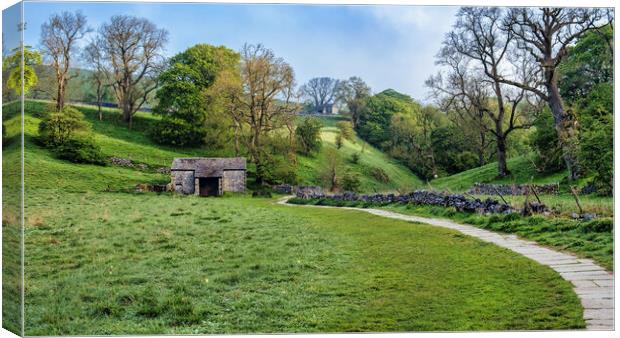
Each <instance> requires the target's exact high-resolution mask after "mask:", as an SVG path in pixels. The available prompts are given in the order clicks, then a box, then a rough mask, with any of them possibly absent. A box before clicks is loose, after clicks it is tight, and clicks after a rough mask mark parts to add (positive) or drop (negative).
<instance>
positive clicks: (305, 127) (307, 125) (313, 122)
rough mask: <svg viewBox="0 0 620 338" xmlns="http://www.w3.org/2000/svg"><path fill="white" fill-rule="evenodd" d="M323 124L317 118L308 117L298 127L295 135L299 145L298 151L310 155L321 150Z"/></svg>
mask: <svg viewBox="0 0 620 338" xmlns="http://www.w3.org/2000/svg"><path fill="white" fill-rule="evenodd" d="M322 127H323V124H322V123H321V121H320V120H319V119H317V118H315V117H307V118H305V119H303V120H302V121H301V123H299V125H297V128H296V129H295V134H296V135H297V141H298V143H299V149H298V151H299V152H300V153H302V154H304V155H309V154H310V153H311V152H313V151H318V150H319V149H321V128H322Z"/></svg>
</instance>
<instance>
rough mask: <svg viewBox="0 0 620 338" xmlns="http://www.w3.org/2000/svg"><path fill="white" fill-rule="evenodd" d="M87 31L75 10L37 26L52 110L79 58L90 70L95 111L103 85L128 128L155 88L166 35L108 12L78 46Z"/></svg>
mask: <svg viewBox="0 0 620 338" xmlns="http://www.w3.org/2000/svg"><path fill="white" fill-rule="evenodd" d="M91 32H93V30H92V28H90V27H89V26H88V22H87V20H86V17H85V16H84V15H83V14H82V13H81V12H75V13H71V12H62V13H60V14H53V15H51V16H50V18H49V19H48V20H47V21H46V22H45V23H43V25H42V26H41V41H40V42H41V47H42V52H43V56H44V60H46V61H47V64H48V65H49V66H51V67H52V68H53V70H54V74H55V77H56V81H55V82H56V94H55V96H54V99H55V101H56V110H57V111H62V110H63V108H64V106H65V101H66V99H65V97H66V88H67V85H68V82H69V81H71V80H72V79H74V78H75V76H76V75H75V73H72V72H71V70H72V69H73V68H72V67H75V64H76V63H77V61H78V59H79V58H82V60H83V61H84V62H86V63H87V64H88V65H90V67H91V68H92V79H93V81H94V83H95V88H96V96H97V102H98V103H99V106H100V111H101V102H102V98H103V95H104V88H105V87H109V88H111V89H112V90H113V92H114V95H115V98H116V101H117V103H118V106H119V108H120V109H121V110H122V113H123V120H124V121H126V122H127V123H129V125H130V126H131V122H132V117H133V115H134V114H135V113H136V111H138V110H139V109H140V107H141V106H142V105H143V104H144V103H145V101H146V100H147V98H148V97H149V94H150V93H151V92H152V91H154V90H155V88H157V75H158V70H159V69H160V68H161V67H162V66H163V61H164V57H163V54H162V52H163V49H164V46H165V44H166V42H167V36H168V33H167V31H166V30H164V29H160V28H157V27H156V26H155V24H153V23H152V22H150V21H148V20H146V19H142V18H136V17H132V16H124V15H119V16H113V17H112V18H111V19H110V21H109V22H106V23H103V24H102V25H101V26H100V27H99V29H98V30H97V31H96V32H95V34H94V36H92V37H91V39H90V41H89V43H88V44H87V46H86V47H85V48H84V49H83V50H80V48H79V47H78V44H79V42H80V40H82V39H84V38H85V37H86V36H87V35H89V33H91ZM91 35H92V34H91ZM100 116H101V113H100Z"/></svg>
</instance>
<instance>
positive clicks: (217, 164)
mask: <svg viewBox="0 0 620 338" xmlns="http://www.w3.org/2000/svg"><path fill="white" fill-rule="evenodd" d="M170 169H171V170H179V171H185V170H193V171H194V177H222V174H223V172H224V170H246V164H245V157H189V158H175V159H174V161H172V167H171V168H170Z"/></svg>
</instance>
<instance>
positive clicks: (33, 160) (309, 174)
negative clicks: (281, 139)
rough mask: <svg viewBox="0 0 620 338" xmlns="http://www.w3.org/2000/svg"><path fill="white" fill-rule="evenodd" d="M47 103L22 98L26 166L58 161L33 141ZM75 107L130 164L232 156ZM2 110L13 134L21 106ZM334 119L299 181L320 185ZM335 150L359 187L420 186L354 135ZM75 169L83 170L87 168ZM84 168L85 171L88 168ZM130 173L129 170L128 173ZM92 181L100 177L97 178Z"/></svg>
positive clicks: (106, 149) (100, 140) (101, 171)
mask: <svg viewBox="0 0 620 338" xmlns="http://www.w3.org/2000/svg"><path fill="white" fill-rule="evenodd" d="M49 105H50V103H49V102H47V101H27V102H26V105H25V113H26V118H25V127H26V142H27V148H28V151H29V152H30V153H31V155H32V156H29V157H28V156H27V164H26V165H33V166H37V165H38V164H37V163H38V162H39V161H44V162H47V163H49V164H50V165H54V164H59V163H62V161H59V160H56V159H54V158H53V157H52V156H50V154H49V152H48V151H47V150H45V149H43V148H41V147H39V146H38V145H37V144H36V142H35V140H34V137H35V136H36V135H37V134H38V131H37V130H38V124H39V122H40V117H41V116H42V114H43V113H44V112H45V111H46V110H48V109H50V108H49ZM77 107H78V109H80V110H81V111H82V112H83V113H84V114H85V116H86V118H87V119H88V121H89V122H90V123H91V124H92V126H93V132H94V135H95V140H96V142H97V144H99V145H100V146H101V149H102V152H103V153H104V155H105V156H107V157H110V156H115V157H122V158H127V159H131V160H132V161H134V162H138V163H144V164H147V165H149V166H151V167H168V166H169V165H170V163H171V162H172V159H173V158H175V157H184V156H185V157H187V156H231V155H232V153H231V150H230V149H211V148H209V147H208V146H205V147H201V148H175V147H168V146H162V145H158V144H154V143H153V142H152V141H151V140H150V139H149V138H148V137H147V136H146V133H145V132H146V130H148V128H149V125H150V124H151V123H153V122H154V121H155V120H156V119H157V117H155V116H153V115H151V114H148V113H142V112H139V113H138V114H136V116H135V118H134V126H133V130H130V129H128V128H127V126H126V124H125V123H123V122H121V121H120V119H119V116H120V113H119V112H118V110H116V109H110V108H104V119H103V121H99V120H98V119H97V110H96V107H94V106H86V105H78V106H77ZM3 108H4V109H3V111H4V119H5V124H7V127H9V129H11V130H13V132H16V131H17V130H18V127H19V119H18V118H17V117H18V113H19V109H20V107H19V103H18V102H14V103H11V104H8V105H5V106H4V107H3ZM337 120H338V118H337V117H326V118H323V119H322V121H323V122H324V124H325V126H326V127H325V128H324V129H323V131H322V137H323V141H324V142H323V149H322V150H321V152H319V153H318V154H316V155H314V156H311V157H304V156H299V157H298V161H299V169H298V177H299V180H300V184H312V185H319V184H321V178H320V176H321V170H322V166H323V164H322V161H323V159H324V155H325V149H326V148H327V147H335V145H334V143H335V142H334V140H335V135H336V133H337V129H336V127H335V123H336V121H337ZM7 136H9V137H11V131H9V134H8V135H7ZM362 147H363V148H364V152H363V153H362V154H361V157H360V161H359V163H358V164H353V163H351V162H350V157H351V155H352V154H353V153H354V152H361V151H362ZM339 153H340V154H341V155H342V158H343V161H342V164H343V168H342V171H343V172H344V171H346V170H351V171H353V172H356V173H358V174H359V175H360V177H361V178H362V185H361V189H362V190H363V191H367V192H374V191H389V190H396V189H399V188H401V189H402V188H404V189H412V188H413V187H416V186H419V185H420V184H421V182H420V180H419V179H418V178H417V177H416V176H415V175H414V174H413V173H412V172H411V171H410V170H408V169H407V168H406V167H404V166H402V165H400V164H399V163H397V162H396V161H394V160H393V159H391V158H389V157H388V156H387V155H385V154H383V153H381V152H380V151H378V150H377V149H375V148H373V147H372V146H370V145H368V144H365V142H363V141H362V140H360V139H359V138H356V140H355V143H353V142H349V141H345V144H344V146H343V147H342V148H341V149H340V150H339ZM79 168H88V166H86V167H79ZM79 168H78V169H75V172H80V170H82V169H79ZM96 168H97V169H96V170H95V172H93V174H94V175H96V176H101V177H106V176H108V175H109V174H110V173H112V175H114V173H122V175H128V176H129V177H132V176H135V178H136V181H137V182H138V183H139V181H138V180H142V181H147V182H153V181H159V182H166V181H167V180H168V178H167V176H165V175H159V174H155V173H154V172H152V171H151V172H140V171H136V170H130V169H119V168H113V167H106V168H100V167H96ZM373 168H382V169H383V170H384V171H385V172H386V173H387V174H388V175H389V177H390V180H389V182H381V181H378V180H377V179H375V178H373V177H372V176H371V175H370V174H369V172H370V171H371V170H372V169H373ZM54 170H61V171H62V169H60V168H54ZM85 170H86V171H88V170H90V169H85ZM71 171H73V169H71ZM129 171H131V172H132V173H131V174H129ZM82 174H84V173H82ZM73 175H74V174H71V173H68V175H67V176H62V177H67V181H68V182H69V181H72V179H71V177H73ZM104 181H105V180H104ZM108 181H110V180H108ZM111 181H114V180H111ZM97 182H102V181H101V180H97ZM131 182H134V181H131Z"/></svg>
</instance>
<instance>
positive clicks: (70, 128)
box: [39, 106, 90, 148]
mask: <svg viewBox="0 0 620 338" xmlns="http://www.w3.org/2000/svg"><path fill="white" fill-rule="evenodd" d="M89 131H90V125H89V124H88V123H87V122H86V121H85V120H84V114H82V112H80V111H79V110H77V109H75V108H73V107H69V106H67V107H65V108H64V109H63V110H62V111H60V112H51V113H47V114H46V116H45V117H44V118H43V120H42V121H41V123H39V140H40V141H41V143H43V145H45V146H46V147H51V148H55V147H58V146H61V145H63V144H64V143H65V142H67V141H68V140H70V139H71V138H72V137H74V135H76V134H77V133H80V132H83V133H87V132H89Z"/></svg>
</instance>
